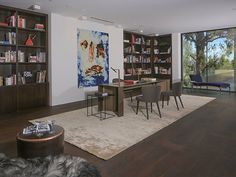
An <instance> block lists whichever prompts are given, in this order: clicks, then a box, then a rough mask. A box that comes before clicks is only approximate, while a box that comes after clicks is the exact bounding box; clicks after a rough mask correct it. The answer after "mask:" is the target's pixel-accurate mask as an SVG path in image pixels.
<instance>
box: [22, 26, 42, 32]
mask: <svg viewBox="0 0 236 177" xmlns="http://www.w3.org/2000/svg"><path fill="white" fill-rule="evenodd" d="M18 30H20V31H29V32H40V33H46V31H45V30H39V29H32V28H19V27H18Z"/></svg>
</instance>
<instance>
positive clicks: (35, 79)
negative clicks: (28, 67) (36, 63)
mask: <svg viewBox="0 0 236 177" xmlns="http://www.w3.org/2000/svg"><path fill="white" fill-rule="evenodd" d="M16 82H17V80H16V74H12V75H9V76H6V77H3V76H0V86H10V85H16ZM44 82H46V70H42V71H37V72H36V76H35V74H34V73H33V72H32V71H24V72H23V73H22V74H21V73H18V84H29V83H44Z"/></svg>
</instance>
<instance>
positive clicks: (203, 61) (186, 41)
mask: <svg viewBox="0 0 236 177" xmlns="http://www.w3.org/2000/svg"><path fill="white" fill-rule="evenodd" d="M235 42H236V28H228V29H221V30H211V31H202V32H193V33H184V34H182V63H183V70H182V72H183V80H184V84H185V86H186V87H191V83H190V78H189V75H190V74H200V75H201V76H202V78H203V80H204V81H205V82H227V83H230V85H231V90H232V91H235V90H236V88H235V87H236V86H235V85H236V84H235V83H236V79H235V76H236V74H235V71H236V69H235V62H236V60H235V56H236V55H235V54H236V49H235ZM208 89H217V88H216V87H208Z"/></svg>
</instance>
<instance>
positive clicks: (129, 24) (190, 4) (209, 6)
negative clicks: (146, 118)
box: [0, 0, 236, 34]
mask: <svg viewBox="0 0 236 177" xmlns="http://www.w3.org/2000/svg"><path fill="white" fill-rule="evenodd" d="M0 4H2V5H8V6H13V7H18V8H23V9H27V8H28V7H29V6H31V5H32V4H39V5H40V6H41V10H40V11H41V12H44V13H50V12H54V13H59V14H62V15H66V16H72V17H76V18H79V17H81V16H87V17H88V20H92V19H91V17H96V18H100V19H104V20H108V21H111V22H113V23H112V24H111V25H118V24H120V25H122V26H123V28H124V29H125V30H132V31H135V32H139V31H140V30H143V31H144V34H155V33H158V34H167V33H173V32H191V31H201V30H207V29H217V28H226V27H236V0H93V1H92V0H0ZM105 24H108V25H109V23H105Z"/></svg>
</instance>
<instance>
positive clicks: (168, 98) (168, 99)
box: [167, 95, 170, 106]
mask: <svg viewBox="0 0 236 177" xmlns="http://www.w3.org/2000/svg"><path fill="white" fill-rule="evenodd" d="M169 101H170V95H168V96H167V106H169Z"/></svg>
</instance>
